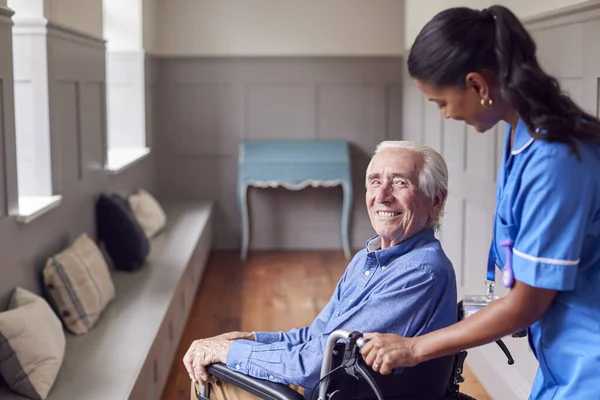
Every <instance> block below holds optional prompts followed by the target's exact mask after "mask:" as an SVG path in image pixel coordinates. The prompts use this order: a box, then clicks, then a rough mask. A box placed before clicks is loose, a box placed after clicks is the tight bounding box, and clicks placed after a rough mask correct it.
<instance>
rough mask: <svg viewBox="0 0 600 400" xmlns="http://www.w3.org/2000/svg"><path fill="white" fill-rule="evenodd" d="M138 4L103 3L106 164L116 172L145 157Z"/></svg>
mask: <svg viewBox="0 0 600 400" xmlns="http://www.w3.org/2000/svg"><path fill="white" fill-rule="evenodd" d="M142 3H143V2H141V1H139V0H137V1H132V0H104V1H103V11H104V17H103V24H104V38H105V39H106V48H107V52H106V79H107V83H106V102H107V105H106V109H107V131H108V132H107V133H108V140H107V150H108V154H107V165H106V168H107V169H108V170H109V171H111V172H118V171H120V170H121V169H123V168H125V167H126V166H128V165H130V164H131V163H133V162H135V161H137V160H139V159H141V158H142V157H144V156H146V155H147V154H149V152H150V150H149V148H148V146H147V142H146V90H145V88H146V82H145V53H144V49H143V46H142V6H143V5H142Z"/></svg>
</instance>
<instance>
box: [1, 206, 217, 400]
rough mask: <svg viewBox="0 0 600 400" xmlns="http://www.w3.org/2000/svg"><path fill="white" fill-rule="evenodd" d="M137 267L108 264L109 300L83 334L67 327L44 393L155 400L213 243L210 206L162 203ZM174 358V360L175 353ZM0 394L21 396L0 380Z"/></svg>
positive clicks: (76, 399) (87, 399)
mask: <svg viewBox="0 0 600 400" xmlns="http://www.w3.org/2000/svg"><path fill="white" fill-rule="evenodd" d="M165 211H166V213H167V216H168V224H167V227H166V228H165V230H164V231H163V232H162V233H161V234H159V235H158V236H157V237H155V238H154V239H153V240H152V250H151V253H150V255H149V257H148V262H147V265H146V266H145V267H144V268H143V269H141V270H140V271H137V272H133V273H128V272H123V271H113V275H112V276H113V280H114V283H115V290H116V296H115V299H114V300H113V301H112V302H111V303H110V304H109V305H108V306H107V308H106V309H105V311H104V313H103V314H102V315H101V317H100V319H99V320H98V323H97V324H96V325H95V326H94V327H93V328H92V329H91V330H90V331H89V332H88V333H87V334H85V335H82V336H75V335H72V334H69V333H67V334H66V335H67V347H66V353H65V358H64V361H63V364H62V366H61V370H60V372H59V374H58V377H57V379H56V382H55V383H54V386H53V387H52V390H51V391H50V394H49V396H48V400H108V399H110V400H125V399H131V400H137V399H140V400H154V399H160V397H161V394H162V391H163V389H164V386H165V383H166V380H167V378H168V375H169V372H170V368H171V364H172V362H173V357H174V355H175V351H176V349H177V346H178V344H179V340H180V337H181V334H182V332H183V329H184V327H185V323H186V321H187V319H188V315H189V311H190V309H191V306H192V303H193V300H194V297H195V293H196V291H197V289H198V285H199V283H200V281H201V279H202V275H203V271H204V267H205V265H206V261H207V257H208V255H209V253H210V249H211V245H212V227H211V221H212V215H213V205H212V204H211V203H208V202H196V203H188V204H178V205H173V206H165ZM175 361H178V360H175ZM0 399H7V400H13V399H14V400H17V399H19V400H23V399H25V397H23V396H20V395H18V394H16V393H14V392H12V391H10V390H9V389H8V388H6V387H5V386H3V385H0Z"/></svg>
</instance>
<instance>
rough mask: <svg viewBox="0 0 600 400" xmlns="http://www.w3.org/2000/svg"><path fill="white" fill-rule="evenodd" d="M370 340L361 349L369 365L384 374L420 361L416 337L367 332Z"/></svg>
mask: <svg viewBox="0 0 600 400" xmlns="http://www.w3.org/2000/svg"><path fill="white" fill-rule="evenodd" d="M363 337H364V338H365V339H367V340H368V342H367V343H366V344H365V345H364V346H363V348H362V349H361V350H360V353H361V354H362V356H363V359H364V360H365V362H366V363H367V365H369V366H371V367H372V368H373V370H374V371H376V372H379V373H380V374H382V375H386V374H389V373H390V372H392V370H393V369H394V368H397V367H412V366H414V365H417V364H418V363H419V361H418V357H417V354H416V342H417V339H416V338H410V337H402V336H398V335H395V334H391V333H389V334H381V333H365V334H363Z"/></svg>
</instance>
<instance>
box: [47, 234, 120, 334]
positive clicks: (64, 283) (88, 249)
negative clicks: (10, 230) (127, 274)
mask: <svg viewBox="0 0 600 400" xmlns="http://www.w3.org/2000/svg"><path fill="white" fill-rule="evenodd" d="M44 284H45V285H46V288H47V292H48V294H49V296H50V298H51V299H52V300H53V301H54V305H55V307H56V309H57V312H58V313H59V316H60V318H61V319H62V320H63V322H64V323H65V326H66V327H67V329H68V330H69V331H71V332H73V333H75V334H77V335H81V334H84V333H86V332H87V331H88V330H89V329H91V328H92V327H93V326H94V324H95V323H96V321H97V320H98V318H100V315H101V313H102V311H103V310H104V308H105V307H106V305H107V304H108V303H109V302H110V301H111V300H112V299H113V298H114V297H115V286H114V284H113V281H112V278H111V276H110V271H109V269H108V266H107V265H106V261H105V260H104V257H103V256H102V253H101V252H100V250H99V249H98V247H97V246H96V244H95V243H94V241H93V240H92V239H90V238H89V237H88V236H87V235H86V234H82V235H80V236H79V237H78V238H77V240H75V242H74V243H73V244H72V245H71V246H70V247H69V248H67V249H66V250H64V251H63V252H61V253H59V254H57V255H56V256H54V257H52V258H50V259H49V260H48V262H47V263H46V266H45V268H44Z"/></svg>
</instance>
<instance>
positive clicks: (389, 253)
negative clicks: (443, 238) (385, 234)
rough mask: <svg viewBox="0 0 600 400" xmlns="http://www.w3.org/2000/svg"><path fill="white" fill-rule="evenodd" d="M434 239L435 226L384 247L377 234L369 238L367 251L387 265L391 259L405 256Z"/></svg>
mask: <svg viewBox="0 0 600 400" xmlns="http://www.w3.org/2000/svg"><path fill="white" fill-rule="evenodd" d="M434 240H436V239H435V232H434V230H433V228H425V229H423V230H422V231H420V232H419V233H417V234H415V235H413V236H411V237H409V238H408V239H406V240H404V241H402V242H400V243H398V244H395V245H394V246H391V247H388V248H385V249H382V248H381V237H380V236H379V235H376V236H373V237H372V238H371V239H369V240H367V253H368V254H374V255H375V257H377V260H378V261H379V263H380V264H381V265H387V264H388V262H389V261H393V259H395V258H398V257H400V256H403V255H404V254H406V253H409V252H411V251H412V250H414V249H416V248H418V247H421V246H423V245H425V244H427V243H431V242H433V241H434Z"/></svg>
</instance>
